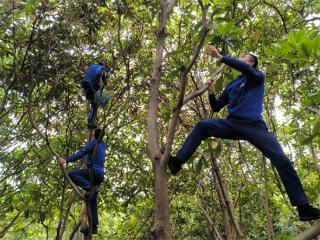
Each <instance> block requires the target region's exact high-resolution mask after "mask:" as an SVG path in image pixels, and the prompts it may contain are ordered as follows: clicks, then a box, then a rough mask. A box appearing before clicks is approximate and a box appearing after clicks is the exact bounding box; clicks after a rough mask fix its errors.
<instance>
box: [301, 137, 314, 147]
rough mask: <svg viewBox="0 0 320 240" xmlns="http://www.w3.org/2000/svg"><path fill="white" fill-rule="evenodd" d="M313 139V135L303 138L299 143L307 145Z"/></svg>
mask: <svg viewBox="0 0 320 240" xmlns="http://www.w3.org/2000/svg"><path fill="white" fill-rule="evenodd" d="M314 138H315V136H314V135H312V136H308V137H305V138H303V139H302V140H301V141H300V143H301V144H302V145H307V144H309V143H311V142H312V140H313V139H314Z"/></svg>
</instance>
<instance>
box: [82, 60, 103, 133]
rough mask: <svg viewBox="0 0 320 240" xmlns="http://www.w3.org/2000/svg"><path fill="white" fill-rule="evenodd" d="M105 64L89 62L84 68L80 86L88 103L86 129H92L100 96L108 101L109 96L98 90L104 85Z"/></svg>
mask: <svg viewBox="0 0 320 240" xmlns="http://www.w3.org/2000/svg"><path fill="white" fill-rule="evenodd" d="M105 69H106V68H105V66H104V64H103V63H99V64H91V65H89V67H88V68H87V69H86V72H85V74H84V77H83V78H82V81H81V86H82V88H83V91H84V93H85V96H86V99H87V100H88V101H89V103H90V110H89V112H88V129H94V127H95V126H94V120H95V119H96V117H97V116H96V114H97V110H98V106H99V100H100V99H101V98H107V100H106V101H107V102H108V101H109V99H108V98H109V96H108V95H107V94H106V93H103V92H101V94H99V93H98V91H99V90H100V89H101V87H102V85H103V84H104V85H106V79H107V77H106V73H105Z"/></svg>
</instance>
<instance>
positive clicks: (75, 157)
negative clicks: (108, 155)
mask: <svg viewBox="0 0 320 240" xmlns="http://www.w3.org/2000/svg"><path fill="white" fill-rule="evenodd" d="M94 146H95V143H94V141H89V142H88V143H87V144H86V145H85V146H84V147H83V148H81V149H80V150H79V151H77V152H76V153H75V154H72V155H70V156H69V157H67V158H66V162H75V161H77V160H79V159H80V158H83V157H84V156H86V155H87V154H90V153H92V151H93V149H94Z"/></svg>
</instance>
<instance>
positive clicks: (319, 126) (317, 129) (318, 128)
mask: <svg viewBox="0 0 320 240" xmlns="http://www.w3.org/2000/svg"><path fill="white" fill-rule="evenodd" d="M312 134H313V135H317V134H320V119H318V121H317V122H316V123H315V125H314V126H313V129H312Z"/></svg>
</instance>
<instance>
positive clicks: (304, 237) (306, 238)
mask: <svg viewBox="0 0 320 240" xmlns="http://www.w3.org/2000/svg"><path fill="white" fill-rule="evenodd" d="M319 236H320V223H318V224H316V225H313V226H312V227H311V228H308V229H307V230H306V231H304V232H303V233H301V234H299V235H298V236H296V237H295V238H294V240H313V239H318V238H317V237H319Z"/></svg>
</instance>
